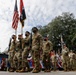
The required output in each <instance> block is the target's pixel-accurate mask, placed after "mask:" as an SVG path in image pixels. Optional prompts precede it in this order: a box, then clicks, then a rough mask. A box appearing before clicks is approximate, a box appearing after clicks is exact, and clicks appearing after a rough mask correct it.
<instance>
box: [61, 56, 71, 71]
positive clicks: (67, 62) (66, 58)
mask: <svg viewBox="0 0 76 75" xmlns="http://www.w3.org/2000/svg"><path fill="white" fill-rule="evenodd" d="M62 66H63V69H64V70H65V71H66V70H69V69H70V59H69V56H63V61H62Z"/></svg>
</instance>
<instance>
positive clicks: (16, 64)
mask: <svg viewBox="0 0 76 75" xmlns="http://www.w3.org/2000/svg"><path fill="white" fill-rule="evenodd" d="M21 56H22V54H21V52H20V51H18V52H16V53H15V55H14V58H13V60H14V65H13V66H14V68H15V69H18V70H19V69H21V62H22V57H21Z"/></svg>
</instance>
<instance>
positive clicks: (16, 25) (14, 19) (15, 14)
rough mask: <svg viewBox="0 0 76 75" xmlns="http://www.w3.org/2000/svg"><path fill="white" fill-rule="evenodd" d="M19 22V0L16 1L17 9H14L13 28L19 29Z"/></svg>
mask: <svg viewBox="0 0 76 75" xmlns="http://www.w3.org/2000/svg"><path fill="white" fill-rule="evenodd" d="M18 21H19V14H18V8H17V0H16V2H15V8H14V15H13V23H12V28H13V29H15V30H16V29H17V27H18Z"/></svg>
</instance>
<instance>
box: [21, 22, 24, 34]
mask: <svg viewBox="0 0 76 75" xmlns="http://www.w3.org/2000/svg"><path fill="white" fill-rule="evenodd" d="M21 24H22V26H21V34H22V35H23V27H24V21H23V22H21Z"/></svg>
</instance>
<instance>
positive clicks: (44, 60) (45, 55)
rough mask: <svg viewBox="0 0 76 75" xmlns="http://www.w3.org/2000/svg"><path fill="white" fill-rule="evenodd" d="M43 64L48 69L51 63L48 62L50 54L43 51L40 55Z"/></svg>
mask: <svg viewBox="0 0 76 75" xmlns="http://www.w3.org/2000/svg"><path fill="white" fill-rule="evenodd" d="M42 61H43V65H44V68H45V69H50V67H51V64H50V54H49V53H44V54H43V57H42Z"/></svg>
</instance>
